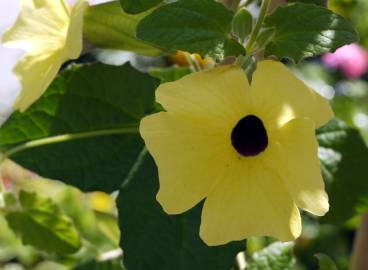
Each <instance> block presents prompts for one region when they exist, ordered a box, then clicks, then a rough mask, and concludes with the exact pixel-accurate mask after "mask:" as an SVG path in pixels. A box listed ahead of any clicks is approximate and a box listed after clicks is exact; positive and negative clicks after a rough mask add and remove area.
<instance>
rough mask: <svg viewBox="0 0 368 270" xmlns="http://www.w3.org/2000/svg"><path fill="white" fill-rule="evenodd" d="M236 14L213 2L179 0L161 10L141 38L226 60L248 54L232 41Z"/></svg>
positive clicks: (145, 26) (147, 21)
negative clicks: (228, 57)
mask: <svg viewBox="0 0 368 270" xmlns="http://www.w3.org/2000/svg"><path fill="white" fill-rule="evenodd" d="M233 15H234V14H233V13H232V12H231V11H230V10H228V9H226V8H225V7H224V6H223V5H222V4H220V3H216V2H215V1H213V0H179V1H177V2H174V3H171V4H168V5H164V6H162V7H159V8H157V9H156V10H155V11H153V12H152V13H151V14H150V15H148V16H147V17H145V18H144V19H143V20H142V21H141V22H140V23H139V24H138V27H137V36H138V38H140V39H142V40H144V41H147V42H150V43H152V44H154V45H156V46H158V47H160V48H163V49H166V50H169V51H175V50H183V51H188V52H191V53H200V54H201V55H203V56H205V55H210V56H213V57H214V58H216V59H222V58H224V57H225V56H229V55H239V54H243V53H244V48H243V47H242V46H241V45H240V44H239V43H237V42H236V41H234V40H233V39H231V38H229V33H230V31H231V22H232V18H233Z"/></svg>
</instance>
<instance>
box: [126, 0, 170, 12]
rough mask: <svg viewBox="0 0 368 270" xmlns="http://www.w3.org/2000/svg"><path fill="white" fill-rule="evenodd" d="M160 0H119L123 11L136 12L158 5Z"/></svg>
mask: <svg viewBox="0 0 368 270" xmlns="http://www.w3.org/2000/svg"><path fill="white" fill-rule="evenodd" d="M162 1H163V0H120V3H121V6H122V7H123V9H124V11H125V12H127V13H130V14H137V13H140V12H143V11H146V10H148V9H150V8H152V7H154V6H156V5H158V4H159V3H161V2H162Z"/></svg>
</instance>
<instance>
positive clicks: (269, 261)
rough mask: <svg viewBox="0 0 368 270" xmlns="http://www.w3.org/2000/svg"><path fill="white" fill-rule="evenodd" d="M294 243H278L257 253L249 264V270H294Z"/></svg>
mask: <svg viewBox="0 0 368 270" xmlns="http://www.w3.org/2000/svg"><path fill="white" fill-rule="evenodd" d="M293 248H294V243H293V242H288V243H281V242H276V243H273V244H271V245H269V246H268V247H266V248H264V249H262V250H261V251H259V252H255V253H254V254H253V255H252V257H251V258H250V260H249V262H248V266H247V269H249V270H263V269H272V270H292V269H294V265H295V258H294V254H293Z"/></svg>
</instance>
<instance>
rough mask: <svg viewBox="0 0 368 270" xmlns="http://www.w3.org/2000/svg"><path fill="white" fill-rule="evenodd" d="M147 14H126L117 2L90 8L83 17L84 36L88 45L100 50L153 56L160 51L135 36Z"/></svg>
mask: <svg viewBox="0 0 368 270" xmlns="http://www.w3.org/2000/svg"><path fill="white" fill-rule="evenodd" d="M148 14H149V11H148V12H144V13H141V14H138V15H131V14H127V13H125V12H124V11H122V9H121V7H120V5H119V3H118V2H111V3H106V4H101V5H97V6H92V7H90V8H89V9H88V10H87V12H86V13H85V16H84V35H85V37H86V39H87V40H88V41H89V42H90V43H92V44H93V45H95V46H97V47H100V48H107V49H114V50H127V51H132V52H135V53H137V54H141V55H148V56H155V55H158V54H160V53H161V51H160V50H159V49H157V48H155V47H153V46H150V45H148V44H146V43H144V42H143V41H141V40H139V39H137V38H136V36H135V32H136V27H137V24H138V23H139V21H140V20H142V18H144V17H145V16H147V15H148Z"/></svg>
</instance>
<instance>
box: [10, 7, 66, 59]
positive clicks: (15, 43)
mask: <svg viewBox="0 0 368 270" xmlns="http://www.w3.org/2000/svg"><path fill="white" fill-rule="evenodd" d="M68 25H69V14H68V10H67V7H66V6H65V3H64V1H63V0H52V1H50V0H37V1H36V0H21V6H20V14H19V16H18V18H17V20H16V22H15V24H14V25H13V26H12V27H11V28H10V29H9V30H8V31H7V32H6V33H5V34H4V36H3V43H4V45H6V46H8V47H12V48H19V49H23V50H26V51H28V52H29V51H33V52H35V51H37V52H40V53H41V52H48V51H52V50H54V48H60V47H63V45H64V42H65V37H66V34H67V31H68Z"/></svg>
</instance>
